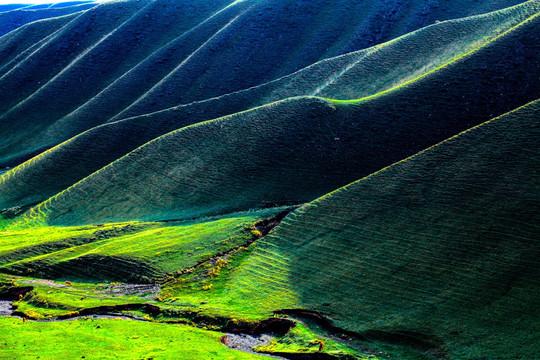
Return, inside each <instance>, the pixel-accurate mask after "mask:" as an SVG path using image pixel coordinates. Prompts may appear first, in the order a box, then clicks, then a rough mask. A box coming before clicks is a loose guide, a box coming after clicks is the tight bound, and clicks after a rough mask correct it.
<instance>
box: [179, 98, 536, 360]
mask: <svg viewBox="0 0 540 360" xmlns="http://www.w3.org/2000/svg"><path fill="white" fill-rule="evenodd" d="M539 105H540V103H539V102H538V101H537V102H534V103H531V104H529V105H527V106H525V107H523V108H520V109H518V110H516V111H515V112H512V113H509V114H507V115H505V116H503V117H501V118H497V119H495V120H493V121H490V122H488V123H486V124H483V125H481V126H479V127H477V128H474V129H472V130H470V131H468V132H465V133H462V134H460V135H459V136H457V137H454V138H452V139H450V140H448V141H446V142H444V143H442V144H440V145H438V146H437V147H434V148H431V149H429V150H426V151H424V152H422V153H420V154H418V155H416V156H414V157H412V158H409V159H407V160H405V161H402V162H400V163H398V164H395V165H393V166H391V167H389V168H386V169H384V170H382V171H380V172H378V173H376V174H374V175H371V176H369V177H367V178H365V179H362V180H360V181H358V182H356V183H353V184H351V185H349V186H346V187H344V188H343V189H340V190H338V191H335V192H333V193H331V194H329V195H327V196H325V197H322V198H321V199H319V200H317V201H315V202H313V203H310V204H309V205H307V206H304V207H302V208H300V209H299V210H297V211H296V212H294V213H293V214H291V215H290V216H288V217H287V218H286V219H285V220H284V221H283V222H282V224H281V225H280V226H279V227H278V228H276V229H275V231H274V232H273V233H272V234H270V235H269V236H268V237H265V238H264V239H263V240H262V241H261V242H259V243H257V246H256V250H255V251H254V253H253V254H252V255H251V256H250V257H249V258H248V259H247V260H246V261H245V262H244V263H243V264H242V269H241V270H238V272H237V273H236V275H235V276H234V277H233V278H232V279H230V280H229V281H230V283H229V284H228V286H230V288H232V289H235V291H234V292H233V293H232V294H231V293H230V295H229V296H230V297H231V298H232V299H236V296H238V298H239V299H240V298H242V299H249V298H254V297H256V296H257V295H255V293H251V291H250V289H249V287H248V285H247V284H248V282H247V281H248V279H249V283H251V284H253V283H254V282H255V283H256V284H257V285H256V287H257V293H258V294H260V293H262V294H264V298H265V299H267V298H269V299H274V298H275V299H284V300H285V301H283V302H282V303H281V304H280V305H277V304H272V305H271V307H274V308H275V307H276V306H281V307H284V308H291V309H294V308H303V309H308V310H312V311H316V312H319V313H321V314H323V315H324V316H326V317H327V318H329V319H330V320H331V321H332V322H333V324H334V325H335V326H338V327H341V328H344V329H347V330H352V331H355V332H357V333H359V334H364V336H366V337H368V338H369V337H371V338H374V339H376V338H378V337H379V338H380V337H394V338H395V339H400V337H401V340H402V341H403V342H404V343H409V344H410V345H414V344H415V342H416V343H417V345H418V344H419V343H420V342H423V343H424V345H423V346H425V343H427V344H430V345H431V346H433V347H434V348H437V349H439V351H442V353H446V354H448V357H449V358H451V359H478V358H482V357H485V358H499V357H500V356H501V355H502V354H504V356H507V357H508V356H509V357H512V358H517V359H532V358H536V357H538V356H539V355H540V348H539V347H538V341H537V340H538V339H537V337H535V335H533V334H535V333H537V330H538V322H537V321H536V319H538V315H539V314H538V309H539V308H540V307H539V303H538V297H537V296H536V294H537V293H538V288H539V286H540V283H539V282H538V279H539V275H540V274H539V269H538V266H536V259H537V257H538V255H539V254H538V251H539V247H538V240H539V239H538V236H539V228H538V223H539V220H540V219H538V214H539V213H540V212H539V210H540V209H539V208H538V204H540V201H539V199H538V194H539V193H540V192H539V191H538V190H539V189H540V183H539V182H538V177H537V176H535V175H534V172H535V171H536V169H538V168H539V166H540V163H539V162H538V160H539V159H540V157H539V156H538V155H539V154H538V151H537V147H536V146H535V145H534V144H535V141H536V139H538V135H540V134H539V133H538V130H539V128H538V124H537V119H538V115H539V112H540V107H539ZM266 274H271V277H272V279H273V280H274V281H270V282H268V281H267V280H266ZM254 279H260V280H257V281H254ZM283 289H288V292H289V293H290V295H289V296H285V297H284V296H282V293H283ZM240 294H241V295H240ZM178 295H180V293H179V294H178ZM178 295H177V296H178ZM180 298H181V296H180ZM291 300H292V301H291ZM180 301H182V300H180ZM209 301H213V299H210V300H209ZM287 301H289V302H287ZM265 302H266V301H265ZM237 304H238V309H245V308H244V306H243V303H240V302H238V303H237ZM231 306H232V307H234V302H230V303H229V307H231ZM263 309H264V306H260V307H259V308H257V309H255V311H263ZM247 311H249V310H247ZM251 311H253V309H252V310H251Z"/></svg>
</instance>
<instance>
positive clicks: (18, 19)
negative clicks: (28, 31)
mask: <svg viewBox="0 0 540 360" xmlns="http://www.w3.org/2000/svg"><path fill="white" fill-rule="evenodd" d="M96 4H97V3H95V2H92V1H87V2H81V3H80V4H73V5H69V6H64V7H52V8H51V7H50V6H51V4H47V5H46V6H47V7H44V8H40V9H35V8H34V7H31V6H27V7H24V8H22V9H12V10H9V11H5V12H2V9H1V8H0V36H2V35H5V34H7V33H8V32H10V31H13V30H15V29H16V28H18V27H21V26H23V25H25V24H28V23H30V22H33V21H37V20H42V19H47V18H52V17H58V16H63V15H68V14H72V13H75V12H79V11H83V10H88V9H90V8H92V7H94V6H96Z"/></svg>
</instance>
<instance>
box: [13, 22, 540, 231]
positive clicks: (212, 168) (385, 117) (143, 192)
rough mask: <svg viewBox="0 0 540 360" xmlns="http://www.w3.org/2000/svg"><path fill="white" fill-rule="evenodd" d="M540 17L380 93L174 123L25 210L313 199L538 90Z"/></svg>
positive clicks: (99, 214) (145, 213)
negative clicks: (165, 131)
mask: <svg viewBox="0 0 540 360" xmlns="http://www.w3.org/2000/svg"><path fill="white" fill-rule="evenodd" d="M539 27H540V22H539V18H538V17H534V18H531V19H529V20H528V21H526V22H524V23H522V24H521V25H520V26H519V27H516V28H515V29H513V30H512V31H510V32H508V33H506V34H504V35H503V36H501V37H500V38H498V39H497V40H496V41H493V42H491V43H490V44H488V45H487V46H485V47H483V48H482V49H480V50H478V51H476V52H473V53H471V54H470V55H469V56H465V57H463V58H461V59H459V60H458V61H456V62H455V63H453V64H452V65H449V66H446V67H442V68H440V69H438V70H437V71H435V72H433V73H431V74H429V75H426V76H424V77H422V78H420V79H418V80H417V81H414V82H411V83H409V84H407V85H405V86H402V87H400V88H397V89H395V90H394V91H389V92H387V93H384V94H383V95H380V96H375V97H371V98H367V99H364V100H360V101H349V102H347V101H330V100H323V99H317V98H309V97H306V98H302V97H301V98H292V99H289V100H285V101H282V102H277V103H274V104H270V105H266V106H263V107H260V108H255V109H252V110H250V111H247V112H241V113H238V114H235V115H231V116H228V117H224V118H221V119H217V120H214V121H209V122H205V123H201V124H198V125H194V126H190V127H186V128H183V129H180V130H178V131H175V132H172V133H169V134H167V135H164V136H162V137H160V138H158V139H156V140H154V141H152V142H150V143H148V144H146V145H144V146H142V147H140V148H138V149H137V150H135V151H134V152H132V153H130V154H128V155H127V156H125V157H123V158H121V159H120V160H118V161H116V162H114V163H112V164H111V165H109V166H107V167H105V168H104V169H102V170H100V171H98V172H96V173H94V174H93V175H91V176H89V177H87V178H85V179H84V180H83V181H81V182H79V183H77V184H76V185H74V186H73V187H71V188H69V189H67V190H66V191H63V192H62V193H59V194H58V195H55V196H54V197H52V198H51V199H50V200H48V201H47V202H45V203H43V204H41V205H39V206H38V207H37V208H36V209H34V210H33V211H32V213H31V215H29V217H35V216H38V217H39V218H42V215H45V219H47V221H48V222H50V223H52V224H84V223H99V222H108V221H121V220H130V219H139V220H143V219H144V220H162V219H176V218H191V217H197V216H201V215H202V216H206V215H216V214H220V213H227V212H233V211H242V210H247V209H250V208H255V207H261V206H266V205H268V204H291V203H293V204H294V203H302V202H306V201H310V200H312V199H315V198H316V197H318V196H321V195H323V194H324V193H327V192H329V191H332V190H333V189H335V188H337V187H340V186H343V185H345V184H347V183H349V182H351V181H353V180H354V179H355V178H359V177H362V176H366V175H368V174H370V173H372V172H374V171H377V170H379V169H381V168H383V167H385V166H387V165H389V164H391V163H393V162H396V161H399V160H400V159H403V158H405V157H407V156H410V155H412V154H414V153H416V152H418V151H420V150H422V149H424V148H426V147H428V146H430V145H433V144H434V143H436V142H439V141H442V140H444V139H446V138H448V137H450V136H452V135H454V134H456V133H458V132H460V131H463V130H466V129H468V128H470V127H471V126H474V125H476V124H478V123H481V122H483V121H485V120H486V119H489V118H490V117H491V116H492V114H498V113H502V112H505V111H508V110H509V109H510V110H511V109H512V108H513V107H517V106H520V105H521V104H523V103H526V102H528V101H531V100H533V99H535V98H537V97H538V96H539V95H540V82H539V81H538V79H535V78H531V76H530V74H531V72H532V73H540V68H539V67H540V64H539V63H538V62H532V63H531V62H530V61H528V60H530V59H536V58H537V55H538V54H539V49H540V47H539V44H538V41H537V38H536V36H535V34H536V33H537V32H538V30H539ZM500 54H504V55H500ZM472 74H474V76H473V75H472ZM494 80H495V81H494ZM518 84H519V89H520V91H516V87H517V86H518ZM389 144H391V146H389ZM5 176H6V177H7V176H9V173H8V174H6V175H5ZM103 184H107V186H103ZM186 190H188V191H186Z"/></svg>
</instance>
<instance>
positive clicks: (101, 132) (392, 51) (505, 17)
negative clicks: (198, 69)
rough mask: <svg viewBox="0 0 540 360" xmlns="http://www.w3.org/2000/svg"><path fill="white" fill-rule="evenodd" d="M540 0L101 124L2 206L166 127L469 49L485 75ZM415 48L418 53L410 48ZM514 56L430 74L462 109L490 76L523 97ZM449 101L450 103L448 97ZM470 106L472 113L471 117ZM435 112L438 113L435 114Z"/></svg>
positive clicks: (364, 86) (41, 166)
mask: <svg viewBox="0 0 540 360" xmlns="http://www.w3.org/2000/svg"><path fill="white" fill-rule="evenodd" d="M539 4H540V3H539V2H538V1H532V2H527V3H525V4H523V5H520V6H517V7H514V8H510V9H505V10H502V11H499V12H495V13H489V14H486V15H483V16H477V17H472V18H467V19H459V20H455V21H448V22H442V23H438V24H435V25H433V26H429V27H427V28H424V29H422V30H419V31H416V32H414V33H412V34H409V35H407V36H404V37H401V38H399V39H396V40H394V41H391V42H388V43H385V44H382V45H380V46H375V47H371V48H369V49H365V50H360V51H357V52H353V53H349V54H346V55H343V56H338V57H335V58H331V59H327V60H323V61H320V62H318V63H316V64H314V65H311V66H309V67H307V68H305V69H302V70H300V71H298V72H295V73H293V74H291V75H287V76H285V77H282V78H280V79H278V80H275V81H272V82H269V83H266V84H263V85H260V86H256V87H253V88H249V89H246V90H243V91H239V92H236V93H232V94H228V95H224V96H221V97H217V98H213V99H209V100H206V101H202V102H195V103H192V104H187V105H182V106H177V107H174V108H171V109H168V110H163V111H159V112H156V113H153V114H150V115H141V116H135V117H132V118H129V119H125V120H122V121H117V122H113V123H108V124H105V125H102V126H97V127H95V128H93V129H91V130H89V131H86V132H84V133H82V134H79V135H78V136H75V137H74V138H72V139H70V140H68V141H66V142H64V143H62V144H60V145H59V146H56V147H54V148H53V149H51V150H49V151H47V152H44V153H42V154H40V155H38V156H36V157H34V158H32V159H31V160H29V161H28V162H26V163H24V164H22V165H20V166H19V167H16V168H14V169H12V170H11V171H9V172H8V173H7V174H5V175H4V176H3V177H2V178H0V194H1V197H0V208H11V207H14V206H24V205H29V204H33V203H37V202H40V201H43V200H46V199H47V198H48V197H51V196H53V195H55V194H57V193H58V192H60V191H62V190H64V189H66V188H68V187H69V186H71V185H73V184H74V183H76V182H77V181H79V180H81V179H83V178H84V177H86V176H88V175H90V174H91V173H93V172H95V171H97V170H99V169H101V168H102V167H104V166H106V165H107V164H109V163H111V162H113V161H115V160H117V159H118V158H120V157H122V156H123V155H125V154H127V153H128V152H130V151H132V150H134V149H135V148H137V147H138V146H141V145H143V144H144V143H146V142H148V141H150V140H152V139H154V138H156V137H159V136H161V135H163V134H165V133H167V132H170V131H173V130H176V129H178V128H182V127H185V126H188V125H191V124H194V123H197V122H201V121H204V120H210V119H214V118H218V117H221V116H224V115H229V114H233V113H237V112H240V111H244V110H248V109H249V108H251V107H255V106H260V105H264V104H266V103H268V102H272V101H277V100H282V99H286V98H288V97H291V96H300V95H318V96H324V97H328V98H335V99H342V100H343V99H357V98H365V97H368V96H373V95H374V94H376V93H379V92H382V91H386V90H389V89H392V88H396V87H398V88H399V86H400V85H402V84H403V83H406V82H407V81H411V80H413V79H415V78H418V77H421V76H423V75H425V74H426V73H428V72H432V71H435V69H437V68H439V67H441V66H445V65H447V66H455V65H452V64H453V63H455V62H456V61H457V60H458V59H459V58H460V57H462V56H463V55H464V54H466V53H467V52H472V53H474V55H473V54H470V55H469V56H470V57H472V56H478V60H476V61H475V62H476V63H477V64H478V65H476V66H480V67H481V68H480V70H479V71H481V72H482V73H483V72H484V68H485V67H486V66H487V65H486V64H490V63H491V62H494V61H496V59H495V58H493V57H492V54H491V53H488V52H486V51H485V50H483V49H484V46H485V45H486V44H487V43H488V42H489V41H491V40H493V39H494V38H495V37H496V36H498V35H500V34H502V33H504V32H505V31H508V30H510V29H512V28H513V27H515V26H517V25H518V24H520V23H521V22H522V21H524V20H525V19H527V18H528V17H530V16H532V15H534V14H535V13H537V12H538V10H539V9H540V5H539ZM233 9H234V8H230V9H228V10H226V11H233ZM224 11H225V10H224ZM235 11H236V10H235ZM223 16H224V15H223ZM17 41H18V40H17ZM517 45H518V44H516V46H517ZM171 46H172V45H171ZM410 49H415V51H409V50H410ZM531 50H533V49H531ZM504 51H507V50H506V49H505V50H504ZM513 51H514V52H515V51H516V50H515V49H514V50H513ZM533 55H535V54H533ZM533 55H531V56H533ZM520 59H522V57H516V61H519V60H520ZM516 61H510V62H508V64H506V65H505V66H502V67H501V68H500V69H499V70H497V71H494V72H490V73H485V74H482V73H479V74H477V76H476V77H471V76H470V73H471V72H470V71H462V72H459V71H456V72H454V74H452V76H451V77H447V75H446V74H444V73H443V74H440V75H437V74H432V75H430V76H431V77H430V79H432V81H433V82H434V83H436V84H438V85H437V86H435V87H436V89H434V91H435V94H436V93H439V92H443V91H450V92H451V93H449V94H448V96H447V97H446V98H447V99H451V100H452V101H455V104H449V105H448V106H449V107H450V108H453V107H458V106H459V102H460V101H461V99H462V98H463V97H466V98H474V97H478V95H477V94H478V91H479V90H478V87H479V86H480V89H482V90H481V93H482V92H484V90H483V89H484V88H488V87H491V88H492V87H493V86H492V84H491V81H492V80H491V79H499V80H498V81H499V82H506V83H507V84H506V85H500V86H506V87H508V88H510V87H511V88H512V90H511V91H512V92H513V93H514V94H515V95H519V93H518V92H517V91H516V88H515V85H514V81H517V79H520V78H523V79H525V78H527V81H531V80H530V76H529V73H530V71H531V70H530V69H520V68H519V67H515V64H516ZM152 64H154V63H152ZM449 64H450V65H449ZM151 69H152V71H154V69H155V66H153V65H152V66H145V67H141V68H140V69H139V68H138V69H137V70H133V72H130V74H131V75H132V76H130V77H129V79H131V80H133V81H135V80H136V81H139V80H140V81H145V82H149V80H148V78H146V77H145V76H149V74H150V73H151V71H150V70H151ZM387 69H392V70H391V71H387ZM520 73H521V74H520ZM144 79H146V80H144ZM480 79H483V80H480ZM147 80H148V81H147ZM450 80H452V81H453V82H460V83H463V87H465V86H470V88H469V89H467V90H466V91H463V89H460V92H459V93H458V92H457V91H456V92H452V89H447V88H443V86H444V84H448V82H449V81H450ZM524 81H525V80H524ZM479 83H480V84H479ZM122 84H123V85H122ZM114 86H115V87H121V88H122V89H123V88H124V87H125V86H127V87H128V88H129V89H137V88H138V86H137V85H136V84H134V83H131V84H128V83H125V82H122V81H118V82H115V85H114ZM111 89H112V88H111ZM118 89H120V88H118ZM520 89H521V87H520ZM396 90H397V89H396ZM456 90H458V89H456ZM491 90H495V89H491ZM399 91H401V90H399ZM485 91H486V92H489V91H490V90H489V89H488V90H485ZM521 91H522V94H523V95H521V96H518V97H519V99H515V100H511V101H510V103H506V101H507V100H505V102H504V103H503V104H501V105H506V106H504V108H503V109H497V107H493V106H492V105H491V104H485V103H484V104H479V105H478V107H486V108H487V107H488V106H489V110H490V113H489V115H487V116H486V117H485V120H487V119H489V118H490V117H492V116H494V115H498V114H497V112H500V113H503V112H506V111H509V110H511V109H512V108H513V107H517V106H519V105H522V103H523V102H524V101H528V100H530V97H531V94H534V91H535V90H531V91H530V90H529V89H526V88H523V89H522V90H520V92H521ZM125 93H126V91H123V94H125ZM102 95H103V97H102ZM102 95H97V96H96V97H95V98H94V100H93V101H92V102H91V103H89V104H88V107H86V106H84V107H80V108H78V109H77V110H76V111H75V112H74V113H72V114H70V115H69V116H67V117H66V118H65V119H64V120H62V121H60V122H58V126H56V125H55V126H54V127H53V128H51V129H52V130H51V134H55V136H57V135H58V134H59V133H61V132H62V131H64V130H65V129H66V128H67V127H66V126H64V125H66V124H68V123H71V122H72V121H76V122H81V123H84V124H85V126H86V125H88V124H90V123H93V122H94V121H95V120H96V119H98V118H99V116H98V115H97V114H99V113H100V111H104V109H105V108H107V106H109V105H110V106H117V104H118V101H114V102H111V101H109V100H107V103H106V104H104V103H103V101H101V100H100V99H103V100H105V99H111V98H116V97H115V95H114V94H113V93H112V92H108V91H107V92H105V93H103V94H102ZM423 96H424V95H423V93H422V92H419V93H417V92H416V91H415V92H414V93H411V92H405V93H404V94H403V95H402V96H400V97H399V99H395V98H393V99H392V102H396V101H398V102H408V101H409V97H415V98H418V97H423ZM447 99H445V101H446V102H448V101H449V100H447ZM424 101H425V102H426V103H427V102H432V101H435V102H437V101H441V100H440V99H438V98H434V95H433V94H429V96H426V98H425V100H424ZM421 105H422V104H421V103H419V104H418V106H421ZM441 109H442V110H443V108H441ZM470 109H471V108H469V114H468V115H467V117H471V114H470ZM479 115H480V113H479ZM431 116H436V115H434V114H433V113H432V114H431ZM77 119H78V120H77ZM474 121H475V122H476V121H478V120H477V119H474ZM76 129H78V128H76ZM439 140H442V139H439ZM416 150H420V149H416Z"/></svg>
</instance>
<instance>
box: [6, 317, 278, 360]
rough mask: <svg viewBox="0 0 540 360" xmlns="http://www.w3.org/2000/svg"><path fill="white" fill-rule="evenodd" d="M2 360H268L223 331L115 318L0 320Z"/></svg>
mask: <svg viewBox="0 0 540 360" xmlns="http://www.w3.org/2000/svg"><path fill="white" fill-rule="evenodd" d="M0 333H1V334H2V343H1V344H0V358H5V359H36V358H40V359H50V360H57V359H61V358H66V359H81V358H86V359H112V358H114V359H135V358H136V359H142V358H144V359H152V358H153V359H194V360H209V359H215V360H218V359H219V360H222V359H227V360H233V359H238V360H247V359H253V360H255V359H268V358H267V357H264V356H262V355H256V354H248V353H244V352H240V351H236V350H232V349H229V348H228V347H226V346H225V345H223V344H221V343H220V342H219V338H220V336H222V335H223V334H221V333H218V332H211V331H206V330H202V329H198V328H195V327H191V326H186V325H170V324H155V323H148V322H136V321H131V320H120V319H110V320H107V319H103V320H92V319H82V320H76V321H62V322H27V323H23V322H22V320H21V319H16V318H0Z"/></svg>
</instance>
